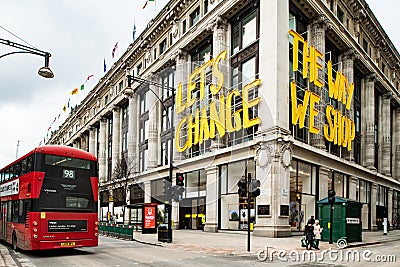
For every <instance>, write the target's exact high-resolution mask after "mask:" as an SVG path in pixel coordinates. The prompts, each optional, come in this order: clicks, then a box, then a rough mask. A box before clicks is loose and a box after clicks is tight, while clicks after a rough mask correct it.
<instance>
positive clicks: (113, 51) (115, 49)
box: [111, 42, 118, 58]
mask: <svg viewBox="0 0 400 267" xmlns="http://www.w3.org/2000/svg"><path fill="white" fill-rule="evenodd" d="M117 49H118V42H116V43H115V45H114V48H113V50H112V52H111V55H112V58H114V55H115V51H117Z"/></svg>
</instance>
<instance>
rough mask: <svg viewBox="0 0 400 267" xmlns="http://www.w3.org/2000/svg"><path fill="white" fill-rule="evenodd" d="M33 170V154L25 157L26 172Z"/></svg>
mask: <svg viewBox="0 0 400 267" xmlns="http://www.w3.org/2000/svg"><path fill="white" fill-rule="evenodd" d="M31 171H33V155H30V156H29V157H28V158H26V172H31Z"/></svg>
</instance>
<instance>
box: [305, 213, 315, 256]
mask: <svg viewBox="0 0 400 267" xmlns="http://www.w3.org/2000/svg"><path fill="white" fill-rule="evenodd" d="M304 236H305V237H306V244H307V245H306V248H307V250H311V249H312V245H313V242H314V226H313V224H312V221H311V219H310V220H308V222H307V225H306V226H305V227H304Z"/></svg>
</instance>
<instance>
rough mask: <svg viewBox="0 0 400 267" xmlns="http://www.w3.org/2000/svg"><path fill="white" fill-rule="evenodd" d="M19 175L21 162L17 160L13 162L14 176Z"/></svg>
mask: <svg viewBox="0 0 400 267" xmlns="http://www.w3.org/2000/svg"><path fill="white" fill-rule="evenodd" d="M20 176H21V162H17V163H15V164H14V177H20Z"/></svg>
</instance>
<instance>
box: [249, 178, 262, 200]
mask: <svg viewBox="0 0 400 267" xmlns="http://www.w3.org/2000/svg"><path fill="white" fill-rule="evenodd" d="M260 185H261V183H260V180H258V179H252V180H251V183H250V187H249V191H250V193H251V195H252V196H253V197H258V196H259V195H260V194H261V191H260Z"/></svg>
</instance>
